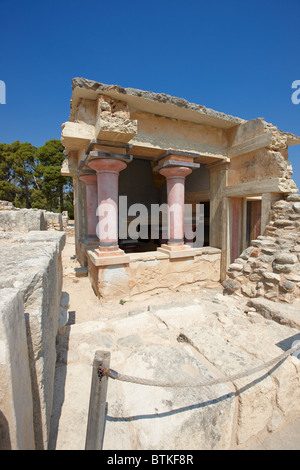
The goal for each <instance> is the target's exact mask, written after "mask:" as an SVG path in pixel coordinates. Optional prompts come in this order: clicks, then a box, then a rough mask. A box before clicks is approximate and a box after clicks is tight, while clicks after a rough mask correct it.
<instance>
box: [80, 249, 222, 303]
mask: <svg viewBox="0 0 300 470" xmlns="http://www.w3.org/2000/svg"><path fill="white" fill-rule="evenodd" d="M220 258H221V252H220V250H218V249H217V248H211V247H204V248H197V249H195V253H194V254H193V255H191V256H190V257H186V258H177V259H170V258H169V255H167V254H165V253H162V252H160V251H151V252H144V253H131V254H130V262H129V263H128V264H125V265H123V266H120V265H113V266H103V268H101V269H97V268H96V267H95V266H94V264H93V262H92V261H91V254H90V256H89V263H88V270H89V277H90V279H91V282H92V285H93V287H94V290H95V292H96V294H97V295H98V297H99V298H100V299H101V300H103V301H105V302H106V301H111V300H116V299H119V300H121V299H127V298H135V299H137V300H139V299H140V298H141V297H142V298H144V297H145V296H146V297H147V296H152V295H154V294H158V293H162V292H177V291H180V290H181V289H183V288H184V286H187V285H189V286H194V287H197V286H198V287H199V286H201V287H203V286H208V285H211V284H214V283H218V282H219V281H220Z"/></svg>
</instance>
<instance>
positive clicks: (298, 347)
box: [98, 343, 300, 388]
mask: <svg viewBox="0 0 300 470" xmlns="http://www.w3.org/2000/svg"><path fill="white" fill-rule="evenodd" d="M298 350H299V351H300V344H299V343H298V344H297V345H296V346H294V347H293V348H290V349H289V350H288V351H286V352H284V353H283V354H281V355H280V356H277V357H275V358H274V359H271V360H270V361H268V362H266V363H264V364H261V365H260V366H258V367H255V368H253V369H248V370H246V371H245V372H242V373H239V374H233V375H229V376H227V377H223V378H219V379H212V380H206V381H204V382H200V383H199V382H196V383H194V382H187V381H185V382H178V383H176V382H175V383H174V382H172V383H171V382H159V381H156V380H151V379H142V378H139V377H132V376H130V375H124V374H119V373H118V372H116V371H115V370H113V369H104V368H102V367H101V366H100V367H99V368H98V376H99V378H100V380H101V378H102V377H103V376H107V377H111V378H112V379H116V380H120V381H121V382H130V383H134V384H138V385H148V386H150V387H186V388H187V387H208V386H210V385H217V384H222V383H227V382H234V381H236V380H239V379H242V378H244V377H247V376H248V375H253V374H256V373H257V372H260V371H262V370H264V369H267V368H268V367H271V366H273V365H274V364H278V363H279V362H281V361H283V360H285V359H286V358H287V357H288V356H290V355H291V354H294V353H295V352H296V351H298Z"/></svg>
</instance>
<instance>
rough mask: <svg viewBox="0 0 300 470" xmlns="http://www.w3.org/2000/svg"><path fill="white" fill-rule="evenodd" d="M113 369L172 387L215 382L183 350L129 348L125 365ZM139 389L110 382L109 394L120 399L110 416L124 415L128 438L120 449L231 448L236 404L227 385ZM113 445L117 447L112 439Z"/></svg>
mask: <svg viewBox="0 0 300 470" xmlns="http://www.w3.org/2000/svg"><path fill="white" fill-rule="evenodd" d="M117 367H118V369H119V370H122V372H123V373H124V374H128V375H133V370H134V374H135V376H137V377H142V378H143V377H145V378H149V379H154V380H166V381H168V382H170V383H174V382H178V381H182V382H188V381H196V380H199V381H201V380H207V379H209V378H214V375H213V374H212V372H211V371H209V370H208V369H207V367H206V366H205V365H203V364H202V363H201V362H199V361H197V360H196V359H195V358H194V357H193V356H191V355H190V354H188V352H187V351H185V350H184V349H183V348H181V349H179V348H175V347H170V346H164V345H159V344H152V345H148V346H144V347H141V348H139V349H138V350H133V351H132V352H131V353H130V355H129V356H128V357H127V358H126V362H124V363H119V364H118V366H117ZM141 387H143V386H138V385H135V384H131V383H125V384H122V383H120V382H117V381H114V382H113V383H110V390H109V393H110V394H113V395H114V396H116V395H118V396H119V397H121V396H122V400H119V401H118V402H117V403H116V405H115V406H114V408H113V409H112V410H110V413H113V416H116V417H117V416H122V417H123V419H122V421H123V425H124V426H126V434H127V436H130V440H131V442H130V443H128V442H127V443H126V441H124V439H122V440H121V441H120V442H117V445H118V446H119V445H120V444H121V445H126V444H127V446H128V444H129V445H131V446H134V448H135V449H138V450H146V449H147V450H153V449H159V450H164V449H174V450H175V449H183V450H189V449H199V450H208V449H210V450H212V449H214V450H217V449H229V448H230V444H231V436H232V427H233V420H234V408H235V403H234V398H233V394H232V391H231V389H230V388H229V387H228V386H226V385H216V386H212V387H200V388H190V387H187V388H185V387H184V388H178V387H175V388H174V387H170V388H162V387H143V389H142V390H141ZM117 405H119V408H118V406H117ZM126 418H127V419H126ZM147 418H148V419H147ZM150 419H151V425H150V426H149V420H150ZM109 424H110V423H109V422H108V426H109ZM108 426H107V435H106V437H105V439H107V442H106V441H105V440H104V446H105V447H104V448H106V449H107V448H108V447H107V446H108V443H109V436H110V430H109V427H108ZM166 429H167V432H166ZM124 431H125V430H124ZM113 441H114V445H115V446H116V440H115V439H114V440H113ZM109 448H110V449H111V447H109ZM118 448H119V449H120V447H118ZM126 448H127V449H128V447H125V449H126ZM131 448H133V447H131Z"/></svg>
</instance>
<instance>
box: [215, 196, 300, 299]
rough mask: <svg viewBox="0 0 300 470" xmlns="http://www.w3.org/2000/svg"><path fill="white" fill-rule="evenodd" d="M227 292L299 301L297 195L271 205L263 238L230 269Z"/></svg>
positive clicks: (299, 218)
mask: <svg viewBox="0 0 300 470" xmlns="http://www.w3.org/2000/svg"><path fill="white" fill-rule="evenodd" d="M223 286H224V288H225V289H226V290H227V291H229V292H240V293H242V294H244V295H245V296H248V297H251V298H254V297H265V298H266V299H269V300H273V301H275V302H276V301H282V302H287V303H293V302H294V300H295V299H297V298H300V195H299V194H295V195H290V196H288V197H287V200H280V201H277V202H275V203H274V204H272V210H271V213H270V222H269V225H267V227H266V230H265V232H264V235H262V236H259V237H258V238H257V240H252V241H251V245H250V246H249V247H248V248H247V249H246V250H244V251H243V253H241V255H240V256H239V257H238V258H237V259H236V260H235V262H234V263H232V264H231V265H230V266H229V269H228V271H227V279H226V280H225V281H224V282H223Z"/></svg>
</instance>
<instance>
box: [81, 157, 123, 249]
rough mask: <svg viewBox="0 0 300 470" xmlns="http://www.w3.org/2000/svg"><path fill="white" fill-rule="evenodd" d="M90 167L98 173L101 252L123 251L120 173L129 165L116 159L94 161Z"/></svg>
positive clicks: (98, 229) (98, 231) (98, 230)
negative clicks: (119, 207) (119, 199)
mask: <svg viewBox="0 0 300 470" xmlns="http://www.w3.org/2000/svg"><path fill="white" fill-rule="evenodd" d="M88 165H89V166H90V167H91V168H93V170H95V171H96V173H97V186H98V209H97V214H98V227H97V235H98V237H99V242H100V246H99V250H100V251H104V252H105V251H106V252H107V251H109V252H113V251H121V250H119V247H118V198H119V190H118V186H119V184H118V183H119V172H120V171H122V170H124V169H125V168H126V166H127V165H126V163H124V162H123V161H121V160H116V159H94V160H91V161H90V162H89V163H88ZM122 253H123V252H122Z"/></svg>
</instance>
